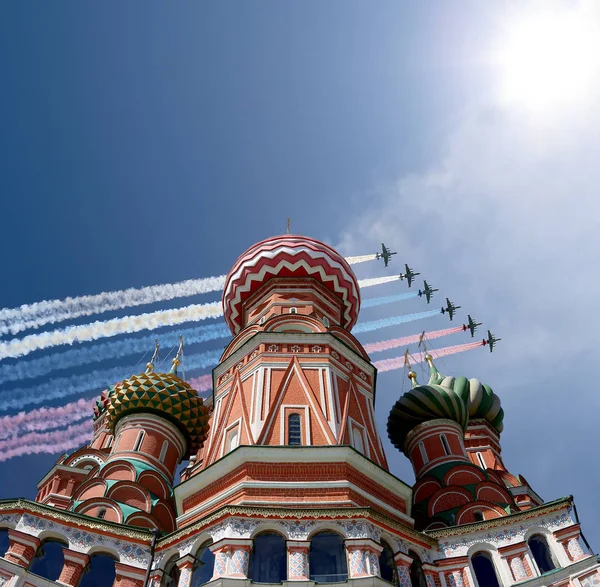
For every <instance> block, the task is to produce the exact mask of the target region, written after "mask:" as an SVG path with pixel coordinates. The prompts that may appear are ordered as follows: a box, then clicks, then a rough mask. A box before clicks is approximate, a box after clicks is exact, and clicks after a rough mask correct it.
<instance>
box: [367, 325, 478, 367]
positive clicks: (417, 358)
mask: <svg viewBox="0 0 600 587" xmlns="http://www.w3.org/2000/svg"><path fill="white" fill-rule="evenodd" d="M461 329H462V326H461ZM480 346H483V343H482V342H481V341H480V340H479V341H477V342H467V343H465V344H457V345H454V346H447V347H443V348H441V349H431V350H430V351H428V352H429V354H430V355H431V356H432V357H433V358H434V359H439V358H440V357H447V356H449V355H455V354H456V353H462V352H464V351H470V350H472V349H476V348H477V347H480ZM424 360H425V353H416V354H414V355H410V362H411V364H415V363H422V362H423V361H424ZM373 364H374V365H375V367H377V370H378V371H379V372H380V373H383V372H385V371H393V370H394V369H402V368H403V367H404V356H402V357H394V358H393V359H383V360H382V361H375V362H374V363H373Z"/></svg>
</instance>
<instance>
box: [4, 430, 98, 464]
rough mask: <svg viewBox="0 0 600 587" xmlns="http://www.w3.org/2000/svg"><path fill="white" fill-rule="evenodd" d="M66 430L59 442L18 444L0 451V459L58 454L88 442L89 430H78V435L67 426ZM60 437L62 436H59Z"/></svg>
mask: <svg viewBox="0 0 600 587" xmlns="http://www.w3.org/2000/svg"><path fill="white" fill-rule="evenodd" d="M66 432H68V435H67V437H66V438H65V440H62V441H61V442H56V441H53V442H46V443H42V444H33V445H28V446H23V445H21V446H19V447H17V448H14V449H12V450H9V451H6V452H2V453H0V461H7V460H8V459H12V458H14V457H20V456H23V455H31V454H42V453H46V454H60V453H64V452H66V451H68V450H71V449H73V448H79V447H80V446H82V445H83V444H86V443H87V442H89V440H90V437H91V432H80V433H79V435H78V436H72V432H71V430H70V429H69V428H67V429H66ZM61 438H62V437H61Z"/></svg>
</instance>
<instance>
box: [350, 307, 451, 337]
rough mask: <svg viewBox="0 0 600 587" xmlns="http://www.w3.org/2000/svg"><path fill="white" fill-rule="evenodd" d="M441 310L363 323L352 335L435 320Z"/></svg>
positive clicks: (353, 330) (356, 327) (354, 329)
mask: <svg viewBox="0 0 600 587" xmlns="http://www.w3.org/2000/svg"><path fill="white" fill-rule="evenodd" d="M439 313H440V311H439V310H427V311H426V312H417V313H416V314H402V315H400V316H391V317H390V318H382V319H381V320H372V321H371V322H362V323H359V324H357V325H356V326H355V327H354V328H353V329H352V334H361V333H362V332H371V331H373V330H379V329H380V328H386V327H387V326H396V325H398V324H404V323H406V322H414V321H415V320H423V319H424V318H433V316H438V315H439Z"/></svg>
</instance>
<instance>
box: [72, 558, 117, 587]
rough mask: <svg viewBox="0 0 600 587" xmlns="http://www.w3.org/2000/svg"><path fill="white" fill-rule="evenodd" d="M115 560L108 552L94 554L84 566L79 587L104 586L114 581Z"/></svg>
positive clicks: (115, 573)
mask: <svg viewBox="0 0 600 587" xmlns="http://www.w3.org/2000/svg"><path fill="white" fill-rule="evenodd" d="M116 576H117V572H116V570H115V561H114V559H113V558H112V557H110V556H109V555H108V554H94V555H92V556H91V557H90V561H89V563H88V565H87V567H86V570H85V574H84V575H83V577H82V578H81V581H80V582H79V587H106V585H112V584H113V583H114V582H115V577H116Z"/></svg>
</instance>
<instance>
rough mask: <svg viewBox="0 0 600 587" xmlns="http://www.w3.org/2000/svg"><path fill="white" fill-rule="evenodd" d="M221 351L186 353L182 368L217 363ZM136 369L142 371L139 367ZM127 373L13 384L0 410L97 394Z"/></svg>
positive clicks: (113, 371)
mask: <svg viewBox="0 0 600 587" xmlns="http://www.w3.org/2000/svg"><path fill="white" fill-rule="evenodd" d="M222 354H223V352H222V351H207V352H205V353H200V354H198V355H190V356H186V357H185V363H184V367H185V369H186V370H189V371H193V370H194V369H206V368H208V367H210V368H212V367H214V366H215V365H216V364H217V363H218V361H219V359H220V358H221V355H222ZM140 370H143V367H142V368H141V369H140ZM130 374H131V370H128V369H127V368H124V367H122V366H120V367H112V368H111V369H98V370H95V371H90V372H89V373H84V374H82V375H73V376H71V377H56V378H54V379H49V380H48V381H46V382H44V383H42V384H40V385H36V386H30V387H16V388H14V389H11V390H10V391H4V392H3V393H2V402H1V403H0V412H6V411H8V410H22V409H23V408H25V407H26V406H28V405H31V404H41V403H44V402H48V401H52V400H55V399H60V398H63V397H68V396H70V395H77V394H82V393H87V392H92V391H98V393H99V392H100V391H101V390H102V389H105V388H106V386H107V385H113V384H115V383H116V382H118V381H122V380H123V379H126V378H127V377H129V375H130Z"/></svg>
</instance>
